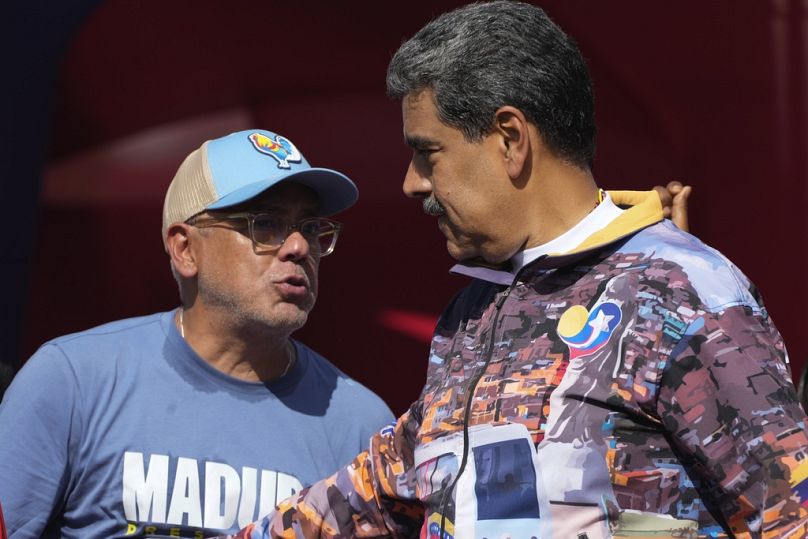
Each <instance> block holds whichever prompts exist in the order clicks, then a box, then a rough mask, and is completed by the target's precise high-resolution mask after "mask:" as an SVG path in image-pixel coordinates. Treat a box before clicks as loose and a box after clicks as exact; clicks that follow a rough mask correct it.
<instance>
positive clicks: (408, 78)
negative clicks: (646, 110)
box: [387, 0, 595, 168]
mask: <svg viewBox="0 0 808 539" xmlns="http://www.w3.org/2000/svg"><path fill="white" fill-rule="evenodd" d="M426 89H431V90H432V91H433V92H434V98H435V106H436V108H437V111H438V117H439V118H440V120H441V121H443V122H444V123H446V124H447V125H450V126H452V127H455V128H456V129H459V130H461V131H462V132H463V134H464V136H465V138H466V139H467V140H469V141H472V142H479V141H480V140H482V138H483V137H484V136H485V135H487V134H489V133H490V132H491V130H492V129H493V123H494V113H495V112H496V110H497V109H498V108H500V107H502V106H505V105H511V106H514V107H516V108H518V109H519V110H520V111H522V113H523V114H524V115H525V116H526V117H527V119H528V121H530V122H531V123H532V124H534V125H535V126H536V127H537V128H538V130H539V132H540V134H541V136H542V140H543V141H544V143H545V144H547V146H548V147H549V149H550V150H551V151H552V152H553V153H554V154H555V155H556V156H558V157H560V158H562V159H565V160H566V161H568V162H570V163H572V164H574V165H576V166H579V167H581V168H587V167H589V166H591V162H592V159H593V158H594V155H595V118H594V108H595V106H594V97H593V92H592V82H591V79H590V77H589V71H588V70H587V67H586V63H585V62H584V60H583V58H582V56H581V53H580V51H579V50H578V47H577V45H576V44H575V41H574V40H573V39H572V38H571V37H569V36H568V35H566V34H565V33H564V32H563V31H562V30H561V29H560V28H559V27H558V26H556V25H555V23H553V21H551V20H550V19H549V17H547V15H546V14H545V13H544V11H542V10H541V9H540V8H538V7H535V6H531V5H529V4H525V3H522V2H512V1H507V0H499V1H494V2H489V3H475V4H470V5H468V6H464V7H462V8H459V9H456V10H454V11H451V12H448V13H444V14H443V15H441V16H440V17H438V18H437V19H435V20H433V21H431V22H429V23H428V24H427V25H426V26H424V27H423V28H422V29H421V30H419V31H418V33H417V34H415V36H413V37H412V38H411V39H409V40H408V41H406V42H404V44H402V45H401V47H399V49H398V51H397V52H396V54H395V55H394V56H393V59H392V61H391V62H390V66H389V68H388V71H387V93H388V94H389V95H390V96H391V97H392V98H394V99H403V98H404V97H405V96H407V95H408V94H411V93H417V92H420V91H422V90H426Z"/></svg>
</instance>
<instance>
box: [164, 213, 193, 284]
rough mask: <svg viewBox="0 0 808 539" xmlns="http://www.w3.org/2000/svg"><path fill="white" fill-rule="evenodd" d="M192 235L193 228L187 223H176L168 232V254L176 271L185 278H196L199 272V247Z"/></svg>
mask: <svg viewBox="0 0 808 539" xmlns="http://www.w3.org/2000/svg"><path fill="white" fill-rule="evenodd" d="M192 233H193V231H192V228H191V226H190V225H186V224H185V223H174V224H172V225H171V226H170V227H168V230H167V231H166V252H167V253H168V256H169V258H171V264H172V265H173V266H174V271H176V272H177V274H179V275H181V276H183V277H185V278H191V277H195V276H196V274H197V271H198V268H197V265H196V255H197V253H196V248H197V245H196V243H195V242H194V241H193V238H192V236H191V234H192Z"/></svg>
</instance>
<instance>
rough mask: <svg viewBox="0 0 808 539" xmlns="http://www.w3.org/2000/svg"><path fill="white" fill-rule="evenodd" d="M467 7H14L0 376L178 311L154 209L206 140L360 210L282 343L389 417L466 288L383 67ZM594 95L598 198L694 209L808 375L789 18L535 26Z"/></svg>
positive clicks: (782, 6)
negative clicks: (349, 190) (421, 192)
mask: <svg viewBox="0 0 808 539" xmlns="http://www.w3.org/2000/svg"><path fill="white" fill-rule="evenodd" d="M462 3H463V2H455V1H431V2H399V1H390V2H379V1H369V0H368V1H364V0H359V1H348V2H314V1H305V0H303V1H298V2H294V3H282V2H277V1H266V0H265V1H263V2H256V1H249V0H233V1H229V2H225V1H215V0H195V1H193V2H192V1H190V0H172V1H170V2H166V1H162V0H105V1H102V0H73V1H72V2H57V1H55V0H40V1H37V2H28V1H26V0H6V1H5V2H4V4H3V7H2V12H3V19H4V24H3V25H2V26H3V31H2V36H0V40H2V41H0V54H2V64H1V65H2V68H3V71H4V73H3V76H2V80H3V82H2V84H0V98H2V110H3V113H4V114H3V120H2V122H0V129H2V133H0V137H1V138H0V164H2V169H0V175H2V176H0V177H2V181H1V182H0V189H1V191H0V197H1V198H0V200H1V201H2V203H3V223H4V226H3V227H2V229H3V232H2V234H3V237H2V238H3V241H2V244H1V245H2V249H0V271H1V272H2V273H1V274H0V279H2V282H3V283H4V287H5V293H4V296H3V301H4V309H3V311H4V315H3V324H2V325H0V326H1V327H0V370H4V371H5V373H6V374H8V373H10V372H12V371H13V370H14V369H16V368H18V367H19V366H20V365H21V364H22V363H23V362H24V361H25V359H26V358H27V357H29V356H30V355H31V354H32V353H33V352H34V351H35V350H36V348H37V347H38V346H39V345H41V344H42V343H43V342H44V341H46V340H48V339H51V338H53V337H56V336H58V335H62V334H65V333H68V332H74V331H79V330H83V329H86V328H88V327H91V326H94V325H97V324H100V323H103V322H107V321H111V320H114V319H118V318H124V317H129V316H137V315H142V314H147V313H151V312H154V311H158V310H168V309H171V308H173V307H175V306H176V305H177V301H178V300H177V292H176V287H175V284H174V281H173V280H172V278H171V275H170V272H169V264H168V259H167V257H166V256H165V254H164V253H163V248H162V243H161V239H160V225H161V209H162V201H163V196H164V193H165V189H166V187H167V186H168V183H169V182H170V180H171V178H172V176H173V174H174V172H175V170H176V168H177V166H178V165H179V163H180V162H181V161H182V159H183V158H184V156H185V155H186V154H188V153H189V152H190V151H191V150H193V149H194V148H196V147H198V146H199V145H200V143H201V142H202V141H203V140H206V139H208V138H214V137H218V136H221V135H223V134H226V133H229V132H232V131H236V130H240V129H247V128H251V127H262V128H266V129H270V130H273V131H276V132H279V133H282V134H283V135H285V136H286V137H289V138H290V139H291V140H293V141H294V142H295V144H296V145H297V146H298V147H299V148H300V149H301V151H302V152H303V153H304V155H305V156H306V158H307V159H308V160H309V161H310V162H311V163H312V164H313V165H315V166H317V165H320V166H327V167H332V168H336V169H338V170H340V171H343V172H345V173H347V174H348V175H349V176H350V177H351V178H353V179H354V181H355V182H356V183H357V184H358V186H359V188H360V192H361V196H360V201H359V203H358V204H357V206H355V207H354V208H353V209H351V210H349V211H348V212H347V213H345V214H343V215H341V216H340V220H342V221H343V222H344V223H345V229H344V233H343V235H342V236H341V239H340V243H339V245H338V246H337V251H336V253H335V254H334V255H333V256H331V257H329V258H327V259H326V260H325V261H324V262H323V263H322V265H321V294H320V298H319V300H318V305H317V308H316V309H315V310H314V312H313V314H312V316H311V318H310V321H309V323H308V325H307V326H306V327H305V328H304V329H303V330H301V331H300V332H299V333H298V334H297V335H296V336H297V337H298V338H299V339H301V340H302V341H304V342H306V343H307V344H309V345H310V346H312V347H313V348H315V349H316V350H318V351H319V352H321V353H322V354H324V355H325V356H327V357H328V358H330V359H331V360H332V361H333V362H334V363H336V364H337V365H338V366H339V367H340V368H342V369H343V370H344V371H346V372H347V373H348V374H350V375H351V376H353V377H355V378H357V379H358V380H360V381H361V382H363V383H364V384H366V385H368V386H369V387H370V388H372V389H373V390H375V391H376V392H378V393H379V394H380V395H381V396H382V397H384V398H385V399H386V400H387V401H388V402H389V404H390V406H391V407H392V408H393V410H394V412H396V413H400V412H402V411H404V409H405V408H406V407H407V406H408V405H409V403H410V402H411V401H412V400H414V399H415V398H416V396H417V394H418V392H419V390H420V387H421V385H422V383H423V380H424V373H425V370H426V357H427V351H428V342H429V336H430V334H431V329H432V324H433V323H434V321H435V319H436V317H437V315H438V314H439V312H440V311H441V309H442V307H443V305H444V304H445V303H446V302H447V301H448V300H449V299H450V298H451V297H452V296H453V294H454V293H455V292H456V291H457V290H459V289H460V288H461V287H462V286H463V285H464V283H465V279H464V278H462V277H457V276H451V275H449V274H448V269H449V268H450V267H451V265H452V261H451V259H450V258H449V256H448V255H447V254H446V252H445V246H444V240H443V236H442V235H441V234H440V232H439V231H438V230H437V226H436V222H435V220H434V219H433V218H430V217H427V216H425V215H424V214H423V213H422V212H421V210H420V205H419V204H418V203H417V202H414V201H412V200H409V199H407V198H405V197H404V196H403V195H402V194H401V187H400V186H401V181H402V179H403V174H404V171H405V170H406V166H407V162H408V159H409V152H408V150H407V149H406V148H405V146H404V144H403V143H402V135H401V120H400V108H399V104H398V103H395V102H392V101H389V100H388V99H387V98H386V97H385V84H384V78H385V71H386V66H387V63H388V61H389V59H390V57H391V55H392V54H393V52H394V51H395V50H396V48H397V47H398V45H399V44H400V43H401V41H402V40H403V39H405V38H407V37H409V36H411V35H412V34H413V33H414V32H415V31H417V30H418V28H420V27H421V26H422V25H423V24H424V23H425V22H426V21H427V20H429V19H430V18H432V17H433V16H434V15H436V14H439V13H441V12H443V11H445V10H447V9H450V8H453V7H456V6H458V5H461V4H462ZM535 3H537V4H539V5H541V6H543V7H544V8H545V9H546V10H547V12H548V13H549V14H550V15H551V17H552V18H553V19H554V20H555V21H556V22H558V23H559V24H560V26H561V27H562V28H564V29H565V30H566V31H567V32H568V33H570V34H571V35H572V36H574V37H575V39H576V40H577V41H578V44H579V46H580V48H581V50H582V52H583V54H584V56H585V57H586V59H587V61H588V64H589V66H590V69H591V72H592V76H593V79H594V84H595V93H596V102H597V120H598V126H599V136H598V151H597V157H596V161H595V168H594V172H595V176H596V178H597V180H598V182H599V184H600V185H601V186H602V187H604V188H607V189H615V188H617V189H647V188H650V187H651V186H653V185H655V184H665V183H667V182H668V181H670V180H673V179H677V180H680V181H682V182H684V183H687V184H690V185H693V186H694V195H693V197H692V203H691V211H690V224H691V229H692V231H693V232H694V233H695V234H697V235H698V236H700V237H701V238H702V239H703V240H705V241H706V242H707V243H709V244H711V245H712V246H714V247H716V248H718V249H719V250H721V251H722V252H723V253H724V254H726V255H727V256H728V257H729V258H731V259H732V260H733V261H734V262H735V263H737V264H738V265H739V266H740V267H741V268H742V269H743V270H744V271H745V272H746V273H747V275H748V276H749V277H750V278H751V279H752V280H753V281H754V282H755V283H756V284H757V286H758V287H759V288H760V289H761V290H762V293H763V297H764V299H765V300H766V305H767V307H768V309H769V311H770V313H771V314H772V316H773V318H774V320H775V322H776V324H777V326H778V327H779V329H780V330H781V332H782V333H783V335H784V336H785V338H786V342H787V345H788V347H789V351H790V354H791V358H792V372H793V373H794V377H795V378H796V377H797V376H798V374H799V371H800V369H801V368H802V366H803V364H804V363H805V359H806V357H808V345H806V343H804V342H803V341H802V340H801V335H802V331H805V328H806V323H807V322H808V320H807V319H806V317H805V316H804V315H802V308H801V307H800V305H802V304H803V303H805V301H806V278H807V277H806V270H807V269H808V266H807V265H806V255H805V247H806V246H808V242H806V231H807V230H808V212H806V211H805V205H806V202H808V192H807V191H808V182H806V180H808V177H807V175H808V151H806V125H808V121H806V119H807V118H806V114H808V107H807V106H806V95H808V94H806V90H807V89H808V81H807V80H806V77H807V76H808V53H807V52H806V51H808V27H807V26H806V24H807V23H808V7H806V3H805V2H802V1H799V0H765V1H764V0H714V1H711V2H702V1H696V0H680V1H678V2H663V1H653V2H648V1H646V0H623V1H620V2H601V1H597V0H557V1H547V2H535Z"/></svg>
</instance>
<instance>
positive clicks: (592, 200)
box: [402, 90, 598, 264]
mask: <svg viewBox="0 0 808 539" xmlns="http://www.w3.org/2000/svg"><path fill="white" fill-rule="evenodd" d="M402 115H403V121H404V139H405V141H406V143H407V144H408V145H409V146H410V147H411V148H412V149H413V156H412V160H411V161H410V165H409V167H408V170H407V173H406V176H405V178H404V184H403V190H404V193H405V194H407V195H408V196H410V197H414V198H422V199H424V209H425V211H426V212H427V213H428V214H430V215H436V216H438V228H439V229H440V231H441V232H442V233H443V234H444V235H445V236H446V246H447V249H448V251H449V254H450V255H451V256H452V257H454V258H455V259H457V260H471V259H482V260H484V261H485V262H488V263H492V264H497V263H501V262H504V261H505V260H507V259H509V258H510V257H511V256H513V255H514V254H515V253H516V252H518V251H519V250H521V249H525V248H530V247H534V246H536V245H541V244H543V243H546V242H547V241H550V240H551V239H553V238H555V237H558V236H559V235H561V234H563V233H564V232H566V231H567V230H569V229H570V228H571V227H572V226H574V225H575V224H576V223H578V222H579V221H580V220H581V219H582V218H583V217H584V216H585V215H586V214H587V213H589V212H590V211H591V210H592V208H593V207H594V206H595V204H596V202H597V192H598V191H597V186H596V185H595V182H594V180H593V178H592V175H591V173H590V172H589V170H588V169H581V168H579V167H577V166H575V165H571V164H570V163H568V162H566V161H564V160H562V159H559V158H558V157H556V156H554V155H553V154H552V152H550V151H549V150H548V149H547V147H546V146H545V144H544V143H543V141H542V139H541V136H540V134H539V133H538V131H537V130H536V128H535V126H533V125H532V124H530V123H529V122H528V121H527V120H526V118H525V116H524V115H523V114H522V112H521V111H519V110H518V109H516V108H514V107H511V106H504V107H501V108H500V109H499V110H497V112H496V114H495V119H494V128H493V129H492V131H491V133H490V134H488V135H487V136H485V137H484V138H483V139H482V141H480V142H469V141H467V140H466V139H465V138H464V136H463V133H462V132H461V131H460V130H458V129H455V128H454V127H451V126H449V125H447V124H445V123H443V122H442V121H441V120H440V119H439V118H438V116H437V111H436V108H435V105H434V101H433V93H432V91H431V90H423V91H421V92H418V93H414V94H409V95H407V96H406V97H405V99H404V100H403V101H402Z"/></svg>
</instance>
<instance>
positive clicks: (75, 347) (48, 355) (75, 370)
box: [15, 313, 170, 379]
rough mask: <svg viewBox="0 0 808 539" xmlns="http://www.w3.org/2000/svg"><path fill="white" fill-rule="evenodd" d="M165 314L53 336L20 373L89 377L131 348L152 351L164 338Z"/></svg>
mask: <svg viewBox="0 0 808 539" xmlns="http://www.w3.org/2000/svg"><path fill="white" fill-rule="evenodd" d="M165 317H170V313H157V314H152V315H149V316H142V317H137V318H129V319H125V320H118V321H115V322H110V323H107V324H103V325H100V326H97V327H94V328H91V329H88V330H85V331H80V332H77V333H71V334H69V335H63V336H61V337H57V338H55V339H52V340H50V341H48V342H46V343H45V344H43V345H42V346H41V347H40V348H39V349H38V350H37V351H36V353H34V355H33V356H31V358H30V359H29V360H28V361H27V362H26V363H25V365H24V366H23V369H22V370H21V371H20V373H19V374H18V375H17V377H19V376H20V375H22V374H23V372H25V371H30V372H31V373H32V374H33V373H37V374H36V375H35V377H41V376H48V375H50V376H59V377H62V378H63V377H64V376H65V375H67V374H70V375H71V377H75V378H78V379H85V378H89V377H92V376H93V375H94V374H97V373H98V372H99V371H103V370H105V367H104V366H105V365H106V366H109V367H110V368H114V367H113V365H114V364H115V363H116V362H117V361H118V360H121V359H123V358H125V357H127V356H128V354H129V353H130V352H129V351H132V352H137V353H140V354H146V355H151V354H148V353H147V352H146V351H147V350H149V347H150V343H151V344H152V345H153V346H154V347H160V346H162V345H161V343H162V342H163V341H164V338H165V321H164V318H165ZM15 379H16V378H15Z"/></svg>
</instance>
